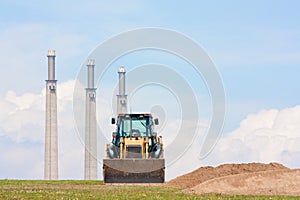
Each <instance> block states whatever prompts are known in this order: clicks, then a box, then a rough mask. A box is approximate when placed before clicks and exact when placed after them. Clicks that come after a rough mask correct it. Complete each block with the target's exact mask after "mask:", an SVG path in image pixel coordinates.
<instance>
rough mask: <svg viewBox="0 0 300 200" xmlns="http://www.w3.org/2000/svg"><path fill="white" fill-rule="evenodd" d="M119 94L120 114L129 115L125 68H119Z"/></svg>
mask: <svg viewBox="0 0 300 200" xmlns="http://www.w3.org/2000/svg"><path fill="white" fill-rule="evenodd" d="M118 73H119V94H118V95H117V111H118V114H125V113H127V95H126V94H125V73H126V71H125V67H120V68H119V71H118Z"/></svg>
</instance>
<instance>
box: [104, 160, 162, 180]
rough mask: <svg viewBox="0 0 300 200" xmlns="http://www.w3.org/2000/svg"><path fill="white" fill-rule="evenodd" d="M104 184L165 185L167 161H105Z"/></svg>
mask: <svg viewBox="0 0 300 200" xmlns="http://www.w3.org/2000/svg"><path fill="white" fill-rule="evenodd" d="M103 179H104V183H163V182H164V181H165V159H138V158H131V159H104V160H103Z"/></svg>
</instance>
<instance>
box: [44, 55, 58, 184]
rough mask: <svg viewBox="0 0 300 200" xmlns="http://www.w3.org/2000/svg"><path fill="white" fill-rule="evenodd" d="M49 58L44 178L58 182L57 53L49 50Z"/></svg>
mask: <svg viewBox="0 0 300 200" xmlns="http://www.w3.org/2000/svg"><path fill="white" fill-rule="evenodd" d="M47 57H48V80H46V130H45V131H46V134H45V166H44V167H45V168H44V178H45V179H46V180H57V179H58V156H57V149H58V148H57V96H56V82H57V80H55V51H54V50H49V51H48V55H47Z"/></svg>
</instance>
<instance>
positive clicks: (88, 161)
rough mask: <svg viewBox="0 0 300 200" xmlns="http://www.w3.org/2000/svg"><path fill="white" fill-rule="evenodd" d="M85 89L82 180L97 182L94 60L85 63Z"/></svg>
mask: <svg viewBox="0 0 300 200" xmlns="http://www.w3.org/2000/svg"><path fill="white" fill-rule="evenodd" d="M87 67H88V70H87V75H88V80H87V88H86V110H85V160H84V179H85V180H97V178H98V173H97V126H96V88H94V67H95V64H94V60H92V59H89V60H88V63H87Z"/></svg>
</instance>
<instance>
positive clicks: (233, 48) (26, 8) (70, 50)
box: [0, 0, 300, 178]
mask: <svg viewBox="0 0 300 200" xmlns="http://www.w3.org/2000/svg"><path fill="white" fill-rule="evenodd" d="M299 8H300V2H299V1H296V0H295V1H279V0H278V1H276V0H274V1H271V0H266V1H258V0H257V1H256V0H255V1H210V2H208V1H184V2H175V1H162V2H158V1H138V0H129V1H93V0H90V1H85V2H82V1H55V0H54V1H38V0H29V1H15V0H13V1H9V0H2V1H1V2H0V63H1V66H2V67H1V68H0V74H1V88H0V97H1V99H7V98H8V92H9V91H13V92H14V93H15V95H16V98H15V97H14V98H15V99H16V101H17V100H18V98H17V97H18V96H19V97H24V94H28V95H29V96H30V94H39V93H40V92H41V90H42V89H43V88H44V79H46V77H47V66H46V53H47V50H48V49H55V50H56V52H57V71H56V72H57V79H58V80H59V82H60V83H65V82H67V81H69V80H74V79H76V76H77V74H78V72H79V70H80V67H81V65H82V64H83V63H84V61H85V60H86V59H87V58H88V56H89V54H90V53H91V52H92V50H94V49H95V48H96V47H97V45H99V44H100V43H102V42H104V41H105V40H107V39H109V38H111V37H112V36H114V35H116V34H119V33H121V32H125V31H128V30H131V29H136V28H143V27H160V28H167V29H172V30H175V31H178V32H181V33H183V34H185V35H187V36H189V37H190V38H192V39H193V40H195V41H196V42H197V43H199V44H200V45H201V46H202V47H203V48H204V49H205V50H206V51H207V53H208V54H209V55H210V57H211V59H212V60H213V61H214V63H215V65H216V66H217V68H218V70H219V72H220V75H221V77H222V79H223V83H224V87H225V94H226V108H227V113H226V122H225V126H224V133H223V134H225V135H226V134H229V133H231V132H234V131H235V130H236V129H238V128H239V127H240V123H241V121H242V120H245V119H246V118H247V116H249V115H251V114H255V113H259V112H260V111H262V110H270V109H277V110H282V109H286V108H292V107H295V106H297V105H298V104H299V99H300V94H299V92H298V91H299V90H300V82H299V78H298V77H299V74H300V23H299V19H300V13H299ZM132 57H133V56H131V57H130V56H129V57H128V59H127V60H126V59H124V61H128V63H127V64H130V63H139V62H134V61H130V59H131V58H132ZM154 57H155V56H154ZM150 58H151V57H150ZM132 59H134V58H132ZM147 59H148V61H149V60H150V59H149V58H147ZM158 60H159V59H158ZM139 61H140V62H141V63H140V64H142V60H139ZM186 73H189V72H186ZM192 82H193V81H192ZM112 84H115V82H113V83H112ZM194 87H195V86H194ZM9 94H11V93H9ZM9 97H11V96H9ZM34 98H37V97H34ZM34 98H33V99H34ZM19 99H21V100H20V101H22V98H19ZM23 99H26V101H27V100H28V98H25V97H24V98H23ZM29 99H30V98H29ZM23 101H25V100H23ZM28 101H29V100H28ZM69 103H71V102H69ZM21 104H22V102H21V103H19V104H18V105H21ZM3 105H4V104H3ZM5 105H6V104H5ZM1 109H2V113H1V115H2V118H3V119H5V118H6V117H7V116H9V113H10V111H9V110H8V111H7V112H5V111H4V110H5V109H3V108H1ZM15 109H18V108H15ZM41 116H42V115H41ZM20 118H21V117H20ZM20 120H22V118H21V119H20ZM41 122H42V120H41ZM1 123H4V121H1ZM2 125H3V124H2ZM39 126H40V127H43V124H40V125H39ZM3 127H4V125H3ZM26 127H27V126H26ZM0 130H1V132H2V133H1V135H2V136H1V137H3V138H2V139H1V137H0V140H1V142H2V143H3V142H4V141H5V143H6V142H7V137H10V136H9V134H11V133H10V132H9V131H10V130H11V129H8V128H1V129H0ZM41 130H42V129H41ZM16 135H18V134H16ZM4 137H5V138H4ZM41 138H42V136H41ZM28 142H29V141H25V143H22V142H21V143H18V145H23V146H24V148H25V146H27V145H28ZM12 143H13V142H12ZM29 143H30V142H29ZM40 143H41V144H40V145H42V141H40ZM15 145H16V144H15ZM34 145H37V144H36V143H34ZM212 163H213V162H212ZM66 171H67V170H66ZM0 175H1V174H0ZM20 176H21V175H20ZM28 176H29V175H28ZM65 176H67V175H65ZM2 177H3V175H2ZM25 177H26V176H25ZM0 178H1V176H0ZM4 178H5V177H4Z"/></svg>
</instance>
